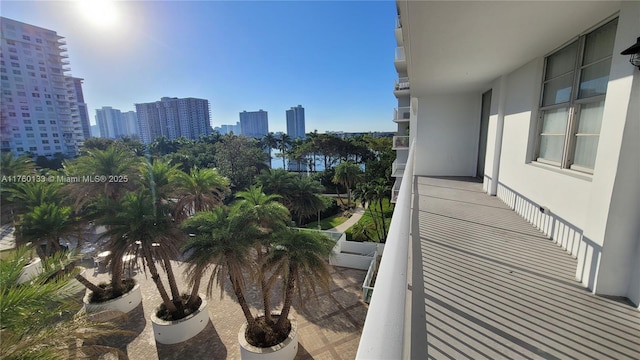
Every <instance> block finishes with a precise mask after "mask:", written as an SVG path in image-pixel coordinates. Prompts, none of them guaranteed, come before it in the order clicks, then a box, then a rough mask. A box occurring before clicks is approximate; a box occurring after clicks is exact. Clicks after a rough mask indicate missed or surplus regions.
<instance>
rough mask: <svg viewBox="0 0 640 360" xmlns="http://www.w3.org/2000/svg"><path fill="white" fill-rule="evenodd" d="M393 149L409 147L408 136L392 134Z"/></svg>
mask: <svg viewBox="0 0 640 360" xmlns="http://www.w3.org/2000/svg"><path fill="white" fill-rule="evenodd" d="M392 147H393V150H404V149H408V148H409V137H408V136H394V137H393V146H392Z"/></svg>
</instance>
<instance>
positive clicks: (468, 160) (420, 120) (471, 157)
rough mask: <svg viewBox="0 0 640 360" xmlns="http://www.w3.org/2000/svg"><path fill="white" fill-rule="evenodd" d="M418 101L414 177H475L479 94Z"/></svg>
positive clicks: (423, 98) (427, 97)
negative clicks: (417, 139)
mask: <svg viewBox="0 0 640 360" xmlns="http://www.w3.org/2000/svg"><path fill="white" fill-rule="evenodd" d="M418 100H419V103H420V107H419V108H418V115H417V121H416V123H417V124H416V127H415V128H417V129H415V132H416V136H418V138H419V139H420V141H419V142H418V143H417V144H416V153H415V154H416V165H415V170H414V174H416V175H431V176H475V172H476V162H477V153H478V134H479V131H480V100H481V97H480V94H479V93H475V92H474V93H464V94H443V95H428V96H424V97H422V98H419V99H418ZM411 132H412V134H413V132H414V127H412V129H411ZM434 154H437V155H435V156H434Z"/></svg>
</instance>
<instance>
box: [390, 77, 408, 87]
mask: <svg viewBox="0 0 640 360" xmlns="http://www.w3.org/2000/svg"><path fill="white" fill-rule="evenodd" d="M394 89H395V90H409V78H408V77H401V78H399V79H396V81H395V86H394Z"/></svg>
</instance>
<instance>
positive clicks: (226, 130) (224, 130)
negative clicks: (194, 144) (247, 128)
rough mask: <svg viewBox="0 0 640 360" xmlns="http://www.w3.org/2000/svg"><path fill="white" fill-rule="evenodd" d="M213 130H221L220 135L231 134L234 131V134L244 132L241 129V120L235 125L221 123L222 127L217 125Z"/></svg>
mask: <svg viewBox="0 0 640 360" xmlns="http://www.w3.org/2000/svg"><path fill="white" fill-rule="evenodd" d="M213 130H214V131H217V132H219V133H220V135H225V134H231V133H233V134H234V135H241V134H242V132H241V131H240V122H236V124H235V125H231V124H222V125H220V127H216V128H214V129H213Z"/></svg>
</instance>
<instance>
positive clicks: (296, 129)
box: [286, 105, 307, 140]
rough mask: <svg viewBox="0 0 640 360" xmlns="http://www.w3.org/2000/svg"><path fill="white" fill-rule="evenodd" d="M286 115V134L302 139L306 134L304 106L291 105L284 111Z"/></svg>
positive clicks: (292, 138)
mask: <svg viewBox="0 0 640 360" xmlns="http://www.w3.org/2000/svg"><path fill="white" fill-rule="evenodd" d="M286 117H287V135H289V136H290V137H291V140H294V139H304V138H305V137H306V136H307V133H306V132H305V127H304V125H305V122H304V108H303V107H302V105H298V106H296V107H292V108H291V109H289V110H287V111H286Z"/></svg>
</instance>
